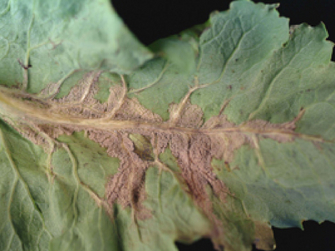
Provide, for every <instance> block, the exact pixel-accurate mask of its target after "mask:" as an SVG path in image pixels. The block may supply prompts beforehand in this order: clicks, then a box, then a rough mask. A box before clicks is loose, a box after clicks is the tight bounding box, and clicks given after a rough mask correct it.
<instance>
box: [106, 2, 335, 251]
mask: <svg viewBox="0 0 335 251" xmlns="http://www.w3.org/2000/svg"><path fill="white" fill-rule="evenodd" d="M112 2H113V5H114V7H115V9H116V11H117V12H118V13H119V15H120V16H121V17H122V19H123V20H124V21H125V23H126V24H127V25H128V27H129V28H130V30H131V31H132V32H133V33H134V34H135V35H136V36H137V37H138V38H139V40H140V41H141V42H142V43H144V44H146V45H148V44H150V43H152V42H154V41H155V40H157V39H159V38H164V37H167V36H170V35H174V34H177V33H179V32H181V31H183V30H185V29H187V28H190V27H192V26H193V25H196V24H201V23H204V22H205V21H207V20H208V16H209V13H210V12H212V11H214V10H220V11H221V10H226V9H228V7H229V3H230V2H231V1H227V0H197V1H196V0H193V1H189V0H112ZM254 2H264V3H280V7H279V8H278V10H279V12H280V14H281V16H285V17H288V18H290V24H300V23H303V22H306V23H308V24H310V25H313V26H314V25H317V24H319V23H320V22H321V21H322V22H324V23H325V25H326V28H327V30H328V32H329V38H328V39H329V40H331V41H333V42H335V0H277V1H274V0H263V1H254ZM334 58H335V57H334V53H333V60H334ZM304 228H305V231H301V230H300V229H297V228H292V229H277V228H274V234H275V238H276V242H277V249H276V251H300V250H301V251H335V238H334V237H335V224H333V223H330V222H325V223H323V224H321V225H319V224H318V223H316V222H313V221H307V222H305V223H304ZM177 246H178V248H179V250H183V251H185V250H192V251H194V250H203V251H211V250H213V248H212V245H211V242H210V241H208V240H205V239H203V240H200V241H198V242H196V243H194V244H192V245H190V246H186V245H182V244H179V243H177ZM254 250H256V249H255V248H254Z"/></svg>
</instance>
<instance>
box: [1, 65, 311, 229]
mask: <svg viewBox="0 0 335 251" xmlns="http://www.w3.org/2000/svg"><path fill="white" fill-rule="evenodd" d="M101 73H102V72H101V71H96V72H94V71H93V72H89V73H87V74H85V75H84V77H83V79H82V80H81V81H80V82H79V84H78V85H76V86H74V87H73V88H72V89H71V91H70V92H69V94H68V95H67V96H65V97H63V98H60V99H56V98H54V95H51V96H50V97H49V98H45V97H46V93H50V92H57V87H56V86H54V85H49V86H48V87H47V88H46V89H45V90H42V92H41V97H43V99H42V98H41V97H40V96H38V95H31V94H26V93H21V92H20V91H19V90H17V91H16V90H9V89H3V91H2V92H1V93H0V111H1V113H2V114H1V115H2V117H3V118H4V119H5V120H6V121H7V122H8V123H9V124H10V125H12V126H13V127H14V128H15V129H17V130H18V132H19V133H21V134H22V135H23V136H24V137H26V138H27V139H29V140H31V141H32V142H34V143H35V144H38V145H41V146H43V147H44V149H51V151H52V150H53V149H54V148H53V147H52V146H50V145H52V144H53V143H56V142H57V137H59V136H60V135H62V134H67V135H70V134H72V133H73V132H75V131H82V130H83V131H85V133H86V135H87V137H88V138H89V139H91V140H93V141H95V142H97V143H99V144H100V145H101V146H102V147H105V148H106V151H107V153H108V155H110V156H112V157H117V158H118V159H119V160H120V166H119V169H118V172H117V173H116V174H115V175H113V176H112V177H110V179H109V181H108V183H107V184H106V191H105V199H106V201H107V202H108V204H109V206H110V208H112V205H113V203H115V202H118V203H119V204H121V205H122V206H123V207H131V208H132V209H133V212H134V215H135V216H136V218H138V219H142V220H143V219H146V218H148V217H151V214H152V212H150V211H149V210H148V209H147V208H145V206H144V205H143V201H144V200H145V198H146V192H145V188H144V184H145V173H146V170H147V169H148V168H149V167H156V168H161V167H162V166H163V164H162V163H160V160H159V154H161V153H163V152H164V151H165V150H166V149H167V148H169V149H170V151H171V153H172V154H173V156H174V157H175V159H176V161H177V164H178V166H179V168H180V176H181V179H182V180H181V181H180V182H182V183H184V184H186V185H187V186H186V189H185V191H186V192H187V193H189V194H190V196H191V197H192V198H193V200H194V201H195V203H196V204H197V205H198V207H200V208H201V209H202V210H203V212H204V213H205V214H206V215H207V216H208V218H209V219H210V220H211V221H212V223H213V225H214V226H216V228H215V232H216V233H215V234H219V235H220V222H219V220H218V219H217V217H216V216H215V214H214V213H213V209H212V207H213V205H212V199H211V198H210V196H211V195H210V194H209V193H208V188H211V189H212V191H213V194H214V196H216V197H217V198H218V199H219V200H220V201H221V202H223V203H224V202H225V201H226V196H227V194H230V192H229V189H228V188H227V187H226V186H225V184H224V183H223V182H222V181H221V180H219V179H218V178H217V177H216V175H215V174H214V172H213V170H212V166H211V162H212V159H213V158H217V159H223V160H224V163H225V165H226V167H227V168H229V170H230V167H229V163H230V162H232V161H233V159H234V153H235V151H236V150H237V149H239V148H241V146H243V145H249V146H250V147H252V148H255V149H257V148H258V141H259V140H260V138H270V139H273V140H276V141H277V142H281V143H282V142H290V141H293V140H294V139H295V138H297V137H309V139H311V140H312V141H313V142H314V141H317V138H315V139H314V138H313V137H311V136H306V135H300V134H298V133H296V132H295V124H296V122H297V121H298V120H299V119H300V118H301V117H302V116H303V112H304V110H302V111H301V112H300V113H299V115H298V116H297V117H296V118H295V119H293V120H292V121H290V122H287V123H283V124H272V123H269V122H267V121H262V120H253V121H246V122H245V123H242V124H240V125H236V124H234V123H231V122H230V121H229V120H228V119H227V117H226V116H225V115H224V114H223V110H224V107H225V106H224V107H223V108H222V111H221V112H220V114H219V115H218V116H213V117H212V118H210V119H209V120H207V121H206V122H205V123H203V112H202V110H201V108H200V107H198V106H196V105H194V104H191V103H190V101H189V97H190V96H191V94H192V93H193V92H194V91H196V90H198V89H200V88H203V87H204V86H195V87H192V88H191V89H190V90H189V92H188V93H187V94H186V95H185V97H184V98H183V99H182V100H181V101H180V103H178V104H171V105H170V108H169V111H170V119H169V120H167V121H163V119H162V118H161V117H160V116H159V115H157V114H154V113H153V112H152V111H150V110H148V109H146V108H145V107H143V106H142V105H141V104H140V103H139V101H138V100H137V99H136V98H128V97H127V93H128V89H127V84H126V82H125V80H124V78H123V76H121V77H120V81H119V82H118V83H113V85H112V87H111V88H110V89H109V91H110V94H109V98H108V101H107V102H105V103H101V102H99V101H98V100H96V99H95V98H94V96H95V95H96V93H97V91H98V85H97V83H98V81H99V76H100V75H101ZM42 94H43V95H42ZM178 175H179V174H178ZM183 187H184V186H183Z"/></svg>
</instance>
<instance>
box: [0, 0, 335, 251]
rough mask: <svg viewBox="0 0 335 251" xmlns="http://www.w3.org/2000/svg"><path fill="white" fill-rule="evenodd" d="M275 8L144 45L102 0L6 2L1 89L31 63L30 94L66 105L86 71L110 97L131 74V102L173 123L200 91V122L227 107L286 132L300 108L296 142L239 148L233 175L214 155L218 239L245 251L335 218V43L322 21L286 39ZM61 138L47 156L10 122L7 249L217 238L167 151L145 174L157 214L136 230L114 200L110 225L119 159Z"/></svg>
mask: <svg viewBox="0 0 335 251" xmlns="http://www.w3.org/2000/svg"><path fill="white" fill-rule="evenodd" d="M275 7H276V6H275V5H264V4H254V3H252V2H251V1H247V0H241V1H236V2H233V3H232V5H231V8H230V10H229V11H225V12H220V13H214V14H213V15H212V16H211V17H210V21H209V22H207V23H206V24H205V25H203V26H198V27H195V28H192V29H190V30H187V31H185V32H183V33H182V34H181V35H180V36H179V37H177V36H172V37H169V38H166V39H161V40H159V41H157V42H155V43H153V44H152V45H151V46H149V48H145V47H144V46H142V45H141V44H140V43H139V42H138V41H137V40H136V38H134V37H133V35H132V34H131V33H130V32H129V31H128V29H127V28H126V27H125V26H124V24H123V23H122V21H121V20H120V19H119V17H118V16H117V15H116V13H115V11H114V10H113V9H112V7H111V6H110V4H109V2H108V1H107V0H96V1H86V0H80V1H77V0H72V1H65V0H64V1H63V0H61V1H49V0H47V1H45V0H43V1H42V0H39V1H37V0H36V1H32V0H29V1H27V0H25V1H23V0H19V1H5V0H0V33H1V35H0V80H1V84H2V85H6V86H16V85H22V84H23V82H24V79H23V78H24V70H23V68H22V67H21V66H20V64H19V63H18V59H20V60H21V61H22V62H23V63H25V64H26V63H30V64H31V65H32V67H31V68H29V70H28V83H27V87H28V89H27V91H28V92H31V93H37V92H39V91H40V90H41V89H43V88H44V87H46V86H47V85H48V84H50V83H57V82H58V83H59V84H60V85H61V84H62V85H61V88H60V91H59V93H58V96H57V98H60V97H63V96H65V95H66V94H68V93H69V91H70V89H71V88H72V87H73V86H75V85H76V84H78V83H79V82H80V81H81V80H82V78H83V76H84V75H85V74H86V73H88V72H89V71H92V70H104V72H103V73H102V74H101V76H100V78H99V81H98V83H97V85H98V88H99V90H98V92H97V94H96V95H95V98H96V99H98V100H99V101H100V102H105V101H107V99H108V95H109V88H110V87H111V86H113V85H121V78H120V76H119V74H127V75H125V79H126V82H127V87H128V89H129V92H128V97H135V98H137V99H138V100H139V102H140V103H141V104H142V105H143V106H145V107H146V108H147V109H149V110H151V111H153V112H154V113H157V114H159V115H160V116H161V117H162V118H163V119H164V120H168V119H169V112H168V110H169V105H170V104H171V103H179V102H180V100H181V99H182V98H183V97H184V96H185V94H186V93H187V92H188V90H189V88H190V87H192V86H195V85H197V84H198V85H200V86H201V85H207V84H208V85H207V86H206V87H204V88H201V89H198V90H196V91H195V92H194V93H192V94H191V96H190V100H191V103H192V104H196V105H198V106H199V107H201V108H202V110H203V111H204V116H203V118H204V121H206V120H208V119H209V118H211V117H212V116H215V115H218V113H219V111H220V110H221V107H222V105H223V104H224V103H225V102H227V101H229V103H228V105H227V107H226V108H225V110H224V111H223V114H225V115H227V118H228V120H230V121H231V122H234V123H236V124H240V123H243V122H246V121H248V120H253V119H262V120H266V121H270V122H272V123H284V122H288V121H291V120H292V119H294V118H295V117H296V116H297V115H298V113H299V111H300V110H301V109H304V110H305V113H304V115H303V117H302V118H301V120H299V121H298V122H297V128H296V133H298V134H299V135H298V138H296V139H295V140H294V141H292V142H283V143H279V142H277V141H275V140H273V139H269V138H268V139H265V138H263V137H262V136H255V137H258V139H259V149H256V148H253V147H252V146H250V145H244V146H242V147H241V148H240V149H238V150H236V151H235V153H234V159H233V161H232V162H231V163H229V166H227V163H225V160H224V159H223V160H217V159H213V160H212V167H213V170H214V172H215V174H217V177H218V178H219V179H221V180H222V181H224V183H225V184H226V186H227V187H228V188H229V190H230V194H228V195H227V201H226V202H221V201H219V200H218V199H217V198H216V197H215V195H214V194H213V193H212V191H211V189H210V187H208V194H209V195H210V196H211V198H212V201H213V212H214V214H215V215H216V217H217V218H218V219H219V220H220V221H221V222H222V227H223V229H224V237H223V238H224V240H213V241H215V242H217V243H225V245H226V250H232V251H241V250H250V248H251V243H252V242H253V241H254V234H255V224H254V223H255V222H261V223H267V222H270V223H271V224H272V225H273V226H277V227H293V226H298V227H301V222H302V221H303V220H309V219H312V220H316V221H318V222H321V221H324V220H330V221H335V218H334V212H335V186H334V182H333V180H334V176H335V164H334V163H335V147H334V144H335V143H334V140H335V112H334V107H335V80H334V76H335V66H334V63H333V62H330V58H331V51H332V43H330V42H329V41H326V40H325V39H326V38H327V32H326V29H325V27H324V26H323V25H322V24H320V25H319V26H316V27H310V26H308V25H306V24H303V25H300V26H298V27H296V28H295V29H294V31H292V32H291V34H290V33H289V27H288V19H286V18H281V17H279V14H278V12H277V11H276V10H275ZM205 27H207V28H206V29H205ZM203 29H205V31H204V32H203V33H202V34H201V32H199V30H203ZM200 34H201V35H200ZM53 44H59V45H57V46H55V48H54V45H53ZM153 55H155V57H153ZM51 94H52V93H50V95H51ZM0 108H1V106H0ZM308 136H313V137H318V141H319V142H313V141H312V140H311V139H310V138H308ZM58 141H59V142H62V143H64V145H63V146H62V145H59V146H57V147H56V150H55V151H54V153H52V154H51V155H48V154H47V153H45V152H44V151H43V150H42V149H41V147H39V146H36V145H34V144H33V143H31V142H29V141H27V140H26V139H24V138H23V137H21V136H20V135H19V134H18V133H17V132H15V131H14V130H13V129H11V128H10V127H9V126H8V125H7V124H5V123H4V122H1V124H0V212H1V213H0V250H10V251H12V250H13V251H14V250H15V251H16V250H29V251H30V250H55V251H58V250H69V251H72V250H92V251H93V250H94V251H95V250H111V251H117V250H126V251H133V250H135V251H136V250H139V251H142V250H143V251H151V250H166V251H170V250H176V247H175V245H174V242H175V241H182V242H185V243H190V242H193V241H195V240H197V239H199V238H201V237H202V236H208V235H209V233H210V226H209V223H208V220H207V219H206V217H205V216H204V215H203V214H202V213H201V212H200V210H199V209H198V208H197V207H196V206H195V204H194V203H193V201H192V199H191V196H190V195H189V194H188V193H187V192H185V191H186V190H187V189H186V187H185V186H186V184H185V183H183V182H180V181H181V170H180V167H179V166H178V162H177V160H176V158H175V157H174V156H173V155H172V153H171V151H170V150H169V148H167V149H165V151H164V152H163V153H161V154H160V155H159V160H160V161H161V162H162V164H164V166H165V168H166V170H162V169H161V167H158V166H153V167H150V168H149V169H148V170H147V172H146V176H145V190H146V192H147V197H146V200H145V202H144V203H143V204H144V206H145V207H146V208H147V209H149V210H150V211H151V213H152V216H151V217H150V218H149V219H146V220H136V221H135V220H134V214H133V212H132V211H131V209H130V208H129V207H127V208H122V206H120V205H118V204H115V205H114V207H113V208H112V209H113V210H112V211H113V212H112V216H111V215H108V214H107V213H106V211H105V209H104V207H103V206H102V205H101V204H99V203H98V201H97V198H98V197H97V196H99V197H101V198H104V196H105V186H106V183H107V182H108V180H109V178H110V177H111V175H113V174H115V173H116V172H117V170H118V167H119V164H120V160H119V159H117V158H112V157H110V156H108V155H107V153H106V149H104V148H102V147H100V146H99V144H97V143H95V142H92V141H91V140H89V139H88V138H87V137H85V136H84V134H83V133H82V132H79V133H75V134H73V135H71V136H61V137H59V138H58ZM223 143H224V142H223ZM66 146H68V149H67V148H66ZM150 153H151V152H150ZM153 157H155V156H153ZM94 196H96V197H95V200H94Z"/></svg>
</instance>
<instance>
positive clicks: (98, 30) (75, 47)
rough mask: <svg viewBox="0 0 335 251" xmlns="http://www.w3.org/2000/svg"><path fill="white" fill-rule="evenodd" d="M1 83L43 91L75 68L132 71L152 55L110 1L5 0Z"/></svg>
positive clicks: (0, 22) (1, 4) (0, 8)
mask: <svg viewBox="0 0 335 251" xmlns="http://www.w3.org/2000/svg"><path fill="white" fill-rule="evenodd" d="M0 34H1V35H0V50H1V52H0V76H1V77H0V81H1V84H2V85H8V86H13V85H18V84H19V85H20V84H22V83H23V82H24V77H23V75H24V70H23V68H22V67H21V66H20V64H19V62H18V59H19V60H20V61H21V62H22V63H23V64H24V65H28V64H30V65H31V66H32V67H31V68H29V73H28V83H27V87H28V91H29V92H32V93H36V92H39V91H40V90H41V89H43V88H44V87H45V86H46V85H47V84H49V83H55V82H58V81H60V80H61V79H62V78H64V77H66V76H69V75H71V73H72V72H73V71H74V70H86V71H87V70H95V69H103V70H106V71H111V72H115V73H121V74H123V73H129V72H131V71H132V70H134V69H135V68H137V67H139V66H140V65H142V64H143V63H144V62H145V61H147V60H148V59H150V58H151V57H152V55H153V54H152V53H151V52H150V51H149V50H148V49H146V48H145V47H144V46H143V45H141V44H140V43H139V42H138V40H137V39H136V38H135V37H134V36H133V35H132V34H131V33H130V32H129V30H128V28H127V27H126V26H125V24H124V23H123V22H122V20H121V19H120V18H119V17H118V16H117V14H116V12H115V10H114V9H113V7H112V6H111V4H110V1H109V0H95V1H89V0H70V1H68V0H59V1H52V0H29V1H26V0H19V1H10V0H1V1H0Z"/></svg>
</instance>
